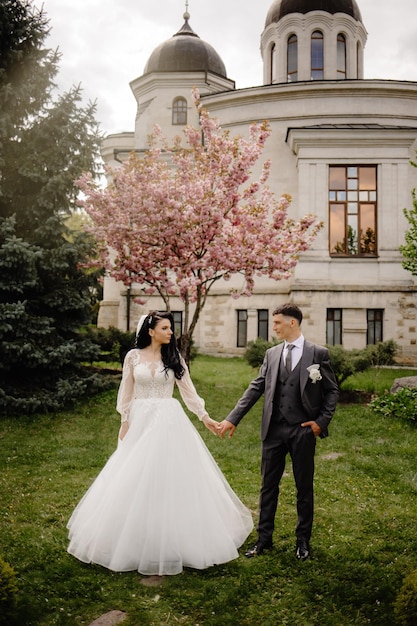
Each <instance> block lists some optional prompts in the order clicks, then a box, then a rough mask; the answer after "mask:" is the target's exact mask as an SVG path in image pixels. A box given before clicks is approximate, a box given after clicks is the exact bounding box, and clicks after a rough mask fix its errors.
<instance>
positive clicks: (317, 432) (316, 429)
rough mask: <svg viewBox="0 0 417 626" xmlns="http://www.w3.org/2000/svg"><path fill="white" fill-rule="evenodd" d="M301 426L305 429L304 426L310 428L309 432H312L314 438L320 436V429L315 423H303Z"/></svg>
mask: <svg viewBox="0 0 417 626" xmlns="http://www.w3.org/2000/svg"><path fill="white" fill-rule="evenodd" d="M301 426H302V427H303V428H305V427H306V426H311V430H312V431H313V434H314V436H315V437H319V436H320V435H321V428H320V426H319V425H318V424H317V422H303V423H302V424H301Z"/></svg>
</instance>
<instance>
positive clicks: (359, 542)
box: [0, 356, 417, 626]
mask: <svg viewBox="0 0 417 626" xmlns="http://www.w3.org/2000/svg"><path fill="white" fill-rule="evenodd" d="M191 373H192V377H193V380H194V382H195V384H196V387H197V389H198V391H199V393H200V395H202V396H203V397H204V398H205V399H206V404H207V408H208V410H209V412H210V414H211V416H212V417H214V418H216V419H222V418H223V417H225V416H226V415H227V413H228V411H229V410H230V409H231V408H232V407H233V406H234V404H235V401H236V400H237V399H238V398H239V397H240V395H241V393H242V392H243V391H244V389H245V388H246V386H247V384H248V382H249V381H250V380H251V379H252V377H253V376H254V370H252V368H250V367H249V365H247V363H246V362H245V361H243V360H242V359H237V358H236V359H217V358H214V357H205V356H199V357H198V358H197V359H196V361H195V362H193V364H192V371H191ZM409 374H416V372H415V371H414V372H409V371H407V372H399V371H398V370H387V369H384V371H383V373H382V374H381V373H380V372H379V370H378V371H374V373H373V374H371V375H370V374H366V377H365V378H364V379H363V380H364V381H365V382H364V388H366V390H369V387H370V385H371V386H372V383H371V382H369V377H370V376H371V378H372V376H373V377H374V388H373V389H371V391H375V390H378V391H379V392H380V391H381V390H382V389H383V388H389V387H390V384H391V382H392V380H393V379H394V378H396V377H397V376H402V375H409ZM375 378H376V379H377V380H376V381H375ZM382 379H383V382H381V381H382ZM351 383H352V381H351ZM355 386H356V387H358V388H360V386H361V377H356V379H355ZM115 399H116V391H112V392H107V393H105V394H103V395H101V396H99V397H97V398H92V399H91V400H89V401H88V402H85V403H83V404H82V405H80V406H78V407H77V408H76V409H75V410H73V411H70V412H64V413H60V414H57V415H37V416H36V417H25V418H21V419H2V420H1V421H0V498H1V500H0V501H1V507H0V555H1V556H2V557H3V558H4V559H5V560H6V561H7V562H9V563H10V564H11V565H12V567H13V568H14V569H15V571H16V572H17V575H18V583H19V588H20V593H19V607H18V610H19V616H18V619H17V621H16V624H18V626H29V625H40V626H50V625H52V624H54V625H55V624H56V625H59V626H64V625H65V626H78V625H81V624H86V625H88V624H90V623H91V622H92V621H93V620H94V619H96V618H97V617H99V616H100V615H102V614H103V613H106V612H108V611H110V610H115V609H119V610H121V611H125V612H126V613H127V614H128V616H129V617H128V619H127V620H126V621H125V622H123V624H124V625H125V626H142V625H152V626H161V625H163V624H168V625H170V626H171V625H174V624H183V625H186V626H212V625H219V626H236V625H242V626H244V625H256V626H286V625H288V626H313V625H314V626H348V625H353V624H355V625H363V624H371V625H372V626H392V625H393V624H394V623H395V621H394V613H393V607H392V603H393V601H394V599H395V596H396V594H397V592H398V590H399V588H400V586H401V583H402V580H403V578H404V576H405V575H406V574H408V573H409V572H410V571H412V570H415V569H417V532H416V521H417V498H416V492H417V465H416V447H417V430H416V429H415V427H414V428H413V427H412V426H410V425H409V424H407V423H405V422H402V421H394V420H388V419H384V418H381V417H378V416H377V415H375V414H373V413H372V412H371V411H370V409H368V407H367V406H364V405H360V404H355V405H342V404H341V405H339V406H338V409H337V412H336V415H335V418H334V420H333V422H332V424H331V433H330V437H329V438H328V439H325V440H323V441H322V440H320V441H319V442H318V446H317V455H316V459H317V461H316V482H315V485H316V513H315V525H314V528H313V538H312V550H313V553H312V558H311V559H310V560H308V561H306V562H304V563H300V562H297V561H296V560H295V558H294V528H295V522H296V518H295V491H294V485H293V479H292V475H291V467H290V463H288V466H287V474H286V475H285V476H284V479H283V484H282V489H281V499H280V506H279V509H278V513H277V518H276V530H275V536H274V543H275V546H274V549H273V551H271V552H270V553H267V554H265V555H263V556H262V557H259V558H257V559H250V560H248V559H245V557H244V556H243V555H242V556H240V557H239V558H238V559H236V560H235V561H232V562H231V563H228V564H226V565H223V566H220V567H213V568H210V569H208V570H205V571H201V572H200V571H193V570H187V571H185V572H184V573H183V574H180V575H178V576H170V577H166V578H165V579H164V581H163V583H162V585H160V586H158V587H146V586H144V585H142V584H141V582H140V581H141V579H142V578H143V577H142V576H141V575H139V574H137V573H134V572H131V573H123V574H118V573H112V572H110V571H107V570H106V569H104V568H101V567H98V566H92V565H85V564H82V563H80V562H78V561H77V560H76V559H74V558H73V557H71V556H69V555H68V554H67V552H66V545H67V532H66V527H65V526H66V522H67V520H68V518H69V516H70V514H71V512H72V510H73V508H74V506H75V505H76V504H77V502H78V500H79V499H80V497H81V496H82V494H83V493H84V492H85V490H86V489H87V488H88V486H89V485H90V483H91V482H92V480H93V479H94V478H95V476H96V475H97V473H98V472H99V471H100V469H101V468H102V466H103V465H104V463H105V461H106V460H107V458H108V457H109V456H110V454H111V453H112V452H113V450H114V448H115V445H116V441H117V432H118V428H119V417H118V415H117V414H116V411H115ZM261 408H262V402H259V403H258V405H257V406H255V408H254V409H252V411H251V413H250V414H248V415H247V416H246V418H245V419H244V420H243V422H242V423H241V425H240V426H239V428H238V430H237V431H236V434H235V436H234V438H233V439H232V440H220V439H217V438H215V437H213V435H211V433H209V431H207V430H206V429H205V428H204V426H202V425H201V424H200V423H199V422H198V420H197V418H194V417H192V419H193V422H194V424H195V425H196V427H197V428H198V430H199V431H200V432H201V434H202V436H203V438H204V440H205V441H206V443H207V445H208V446H209V448H210V450H211V452H212V453H213V455H214V457H215V458H216V460H217V462H218V463H219V465H220V467H221V469H222V470H223V472H224V473H225V475H226V477H227V478H228V480H229V482H230V483H231V485H232V487H233V488H234V489H235V491H236V492H237V493H238V495H239V496H240V498H241V499H242V500H243V501H244V502H245V503H246V504H247V506H249V508H250V509H252V511H253V514H254V518H255V520H256V515H257V504H258V493H259V482H260V471H259V461H260V443H259V425H260V414H261ZM202 488H204V485H202ZM254 538H255V532H254V533H253V535H252V536H251V537H250V538H249V539H248V542H247V544H246V545H251V544H252V542H253V540H254ZM242 551H243V550H242ZM0 621H1V619H0ZM10 626H12V625H11V624H10Z"/></svg>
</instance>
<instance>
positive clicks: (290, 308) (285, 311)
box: [272, 302, 303, 324]
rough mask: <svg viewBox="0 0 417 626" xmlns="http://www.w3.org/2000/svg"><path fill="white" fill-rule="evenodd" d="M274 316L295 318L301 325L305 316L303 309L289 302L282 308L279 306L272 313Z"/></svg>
mask: <svg viewBox="0 0 417 626" xmlns="http://www.w3.org/2000/svg"><path fill="white" fill-rule="evenodd" d="M272 315H285V316H286V317H294V318H295V319H296V320H298V323H299V324H301V322H302V321H303V314H302V311H301V309H300V308H299V307H298V306H297V305H296V304H292V303H291V302H287V303H286V304H283V305H282V306H278V307H277V308H276V309H274V310H273V311H272Z"/></svg>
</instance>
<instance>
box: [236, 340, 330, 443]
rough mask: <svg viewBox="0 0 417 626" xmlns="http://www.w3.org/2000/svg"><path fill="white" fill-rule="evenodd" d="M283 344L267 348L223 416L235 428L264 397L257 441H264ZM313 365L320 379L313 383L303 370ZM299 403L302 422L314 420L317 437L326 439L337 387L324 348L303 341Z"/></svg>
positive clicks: (327, 354)
mask: <svg viewBox="0 0 417 626" xmlns="http://www.w3.org/2000/svg"><path fill="white" fill-rule="evenodd" d="M283 348H284V343H280V344H279V345H277V346H274V347H273V348H270V349H269V350H267V351H266V353H265V358H264V361H263V363H262V366H261V368H260V370H259V374H258V376H257V378H255V379H254V380H253V381H252V382H251V383H250V385H249V387H248V388H247V389H246V391H245V393H244V394H243V396H242V397H241V398H240V400H239V401H238V403H237V404H236V406H235V408H234V409H233V410H232V411H231V413H229V415H228V416H227V418H226V419H227V420H228V421H229V422H231V423H232V424H234V425H235V426H237V425H238V424H239V422H240V420H241V419H242V418H243V417H244V416H245V415H246V413H247V412H248V411H249V409H251V408H252V407H253V405H254V404H255V403H256V402H257V400H259V398H260V397H261V396H262V395H264V406H263V411H262V424H261V439H262V441H264V439H265V437H266V435H267V433H268V428H269V425H270V423H271V417H272V411H273V401H274V393H275V387H276V384H277V379H278V368H279V363H280V359H281V354H282V350H283ZM313 363H317V364H318V365H319V366H320V374H321V376H322V379H321V380H320V381H317V382H316V383H313V381H312V380H311V379H310V378H309V372H308V370H307V367H308V366H309V365H312V364H313ZM300 366H301V369H300V389H301V402H302V405H303V407H304V410H305V412H306V415H307V416H308V420H306V421H310V420H312V421H315V422H316V423H317V424H318V425H319V426H320V428H321V430H322V432H321V435H320V437H327V435H328V426H329V423H330V420H331V419H332V417H333V414H334V412H335V409H336V404H337V400H338V397H339V387H338V384H337V381H336V377H335V375H334V372H333V370H332V368H331V365H330V355H329V351H328V350H327V348H324V347H322V346H318V345H316V344H314V343H310V342H309V341H306V340H304V348H303V354H302V356H301V359H300Z"/></svg>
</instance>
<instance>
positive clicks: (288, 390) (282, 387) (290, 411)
mask: <svg viewBox="0 0 417 626" xmlns="http://www.w3.org/2000/svg"><path fill="white" fill-rule="evenodd" d="M300 371H301V359H300V361H298V363H297V365H296V366H295V368H294V369H293V370H292V372H291V373H290V374H287V372H286V370H285V365H284V359H283V358H281V362H280V366H279V371H278V380H277V385H276V388H275V394H274V403H273V406H274V408H273V413H272V420H273V421H275V422H276V421H280V420H282V419H284V420H286V421H287V422H288V423H289V424H301V423H302V422H305V421H306V420H307V419H308V415H307V414H306V412H305V410H304V407H303V405H302V402H301V387H300Z"/></svg>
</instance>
